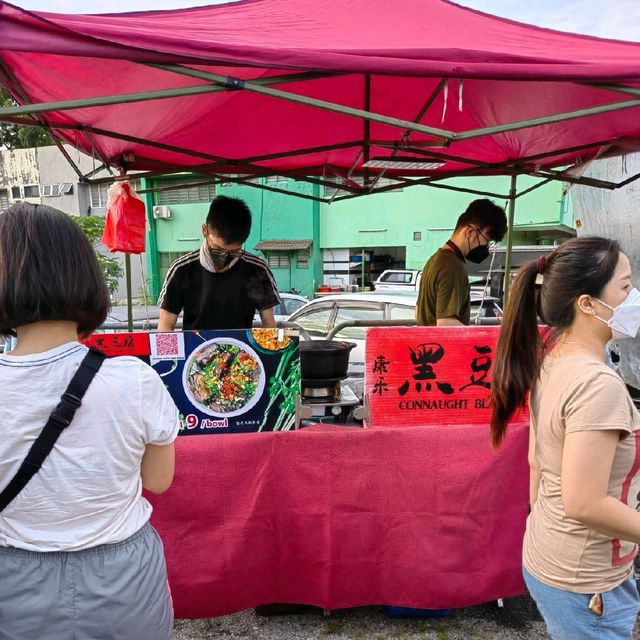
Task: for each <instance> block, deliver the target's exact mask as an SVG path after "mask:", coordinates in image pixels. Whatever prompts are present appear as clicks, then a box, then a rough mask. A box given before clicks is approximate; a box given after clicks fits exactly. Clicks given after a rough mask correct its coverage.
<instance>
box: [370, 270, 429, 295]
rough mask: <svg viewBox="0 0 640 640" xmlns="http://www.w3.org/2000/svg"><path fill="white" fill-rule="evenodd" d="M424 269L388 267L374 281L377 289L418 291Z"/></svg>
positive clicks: (374, 286)
mask: <svg viewBox="0 0 640 640" xmlns="http://www.w3.org/2000/svg"><path fill="white" fill-rule="evenodd" d="M421 278H422V271H418V270H416V269H386V270H385V271H383V272H382V273H381V274H380V276H379V277H378V279H377V280H376V281H375V282H374V283H373V288H374V290H375V291H418V288H419V286H420V279H421Z"/></svg>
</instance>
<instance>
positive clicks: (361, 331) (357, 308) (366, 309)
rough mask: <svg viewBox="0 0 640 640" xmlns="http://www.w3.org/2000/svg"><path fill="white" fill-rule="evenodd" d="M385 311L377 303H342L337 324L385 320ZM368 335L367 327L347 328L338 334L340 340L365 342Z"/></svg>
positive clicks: (336, 320) (337, 316)
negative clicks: (352, 321) (351, 321)
mask: <svg viewBox="0 0 640 640" xmlns="http://www.w3.org/2000/svg"><path fill="white" fill-rule="evenodd" d="M383 319H384V309H383V306H382V304H375V303H360V304H355V303H351V304H349V303H341V304H339V305H338V313H337V314H336V319H335V324H334V326H337V325H338V324H340V323H341V322H349V321H350V320H383ZM366 333H367V328H366V327H346V328H345V329H343V330H342V331H340V332H339V333H337V334H336V339H338V340H364V338H365V336H366Z"/></svg>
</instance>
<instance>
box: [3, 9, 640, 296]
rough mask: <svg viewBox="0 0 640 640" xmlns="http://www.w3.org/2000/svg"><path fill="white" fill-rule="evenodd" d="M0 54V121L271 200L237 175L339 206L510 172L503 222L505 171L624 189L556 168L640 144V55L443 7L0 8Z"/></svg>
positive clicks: (633, 47)
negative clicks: (303, 190)
mask: <svg viewBox="0 0 640 640" xmlns="http://www.w3.org/2000/svg"><path fill="white" fill-rule="evenodd" d="M0 42H1V43H2V45H1V47H2V49H1V50H0V84H1V85H3V86H4V87H6V88H7V89H8V90H9V91H10V92H11V94H12V95H13V97H14V98H15V99H16V101H17V102H18V103H19V105H20V106H16V107H10V108H2V109H0V121H3V122H16V123H20V124H33V125H40V126H45V127H46V128H47V129H48V130H49V131H50V132H51V133H52V135H53V136H54V139H55V140H56V141H57V142H58V143H59V142H60V141H66V142H68V143H70V144H72V145H73V146H75V147H77V148H79V149H81V150H83V151H85V152H86V153H88V154H90V155H93V156H94V157H96V158H99V159H100V160H101V161H102V163H103V165H104V166H107V167H108V166H112V165H115V166H123V165H126V167H127V168H128V169H130V170H131V169H135V170H141V171H143V174H142V175H146V176H149V177H150V176H153V175H159V174H166V173H172V172H181V171H185V170H188V171H191V172H193V173H195V174H197V175H203V176H205V179H206V180H207V181H217V180H221V179H223V180H224V181H236V182H239V183H247V184H252V185H255V186H258V187H260V188H263V189H268V190H275V191H280V189H279V188H278V187H275V186H271V185H268V184H256V183H255V182H254V181H251V178H252V177H256V176H267V175H273V174H280V175H284V176H288V177H293V178H295V179H297V180H306V181H311V182H318V183H320V184H330V186H332V187H334V188H335V187H336V183H337V186H338V187H339V189H338V190H337V191H336V192H335V195H334V196H333V197H332V198H331V199H336V200H339V199H344V198H353V197H357V196H359V195H364V194H368V193H376V192H380V191H387V190H392V189H395V188H398V187H399V186H402V187H407V186H411V185H414V184H430V185H431V186H438V187H443V188H453V189H457V190H462V191H468V192H470V193H479V192H478V191H474V190H472V189H461V188H460V187H459V186H452V185H447V184H446V183H444V184H443V183H442V182H440V181H442V180H444V179H446V178H448V177H453V176H464V175H476V176H477V175H483V174H499V173H501V174H508V175H511V176H512V181H511V190H510V192H509V194H508V196H507V195H500V194H485V195H493V196H497V197H500V198H505V197H508V198H509V199H510V212H509V213H510V222H512V221H513V211H514V203H515V199H516V198H517V197H518V196H519V195H522V194H523V193H525V192H524V191H523V192H521V193H517V191H516V182H515V176H516V175H517V174H520V173H528V174H531V175H536V176H540V177H541V181H540V182H539V183H538V185H536V186H534V187H531V188H536V187H537V186H541V185H542V184H544V183H545V182H547V181H549V180H563V181H567V182H579V183H582V184H589V185H592V186H597V187H603V188H608V189H613V188H616V187H619V186H621V185H622V184H626V183H628V182H629V181H631V180H634V179H636V178H637V177H639V176H632V177H631V178H629V179H627V180H626V181H625V182H621V183H618V184H616V183H614V182H611V181H606V180H597V179H594V178H587V177H585V176H582V175H580V172H579V171H578V173H577V174H576V173H575V172H572V171H569V170H567V169H565V170H563V171H559V170H557V169H556V168H557V167H567V166H571V165H576V164H577V165H580V164H581V163H584V162H585V161H587V160H590V159H592V158H595V157H599V156H604V155H612V154H620V153H624V152H626V151H629V150H635V149H637V148H640V139H639V136H640V118H639V117H638V116H639V114H640V44H636V43H629V42H621V41H613V40H604V39H599V38H593V37H586V36H580V35H573V34H567V33H561V32H556V31H551V30H548V29H541V28H537V27H533V26H529V25H524V24H520V23H516V22H512V21H509V20H505V19H502V18H497V17H494V16H490V15H487V14H484V13H480V12H478V11H473V10H470V9H467V8H463V7H460V6H458V5H456V4H453V3H451V2H448V1H446V0H405V1H404V2H402V3H399V2H388V0H349V2H344V1H342V0H304V1H300V0H244V1H241V2H236V3H229V4H223V5H215V6H207V7H199V8H193V9H183V10H175V11H152V12H139V13H121V14H111V15H62V14H53V13H36V12H30V11H25V10H23V9H20V8H18V7H16V6H14V5H11V4H9V3H7V2H2V1H1V0H0ZM60 148H61V150H62V151H63V153H65V154H66V152H65V151H64V149H63V147H62V146H61V145H60ZM66 155H67V158H68V160H69V161H70V162H71V163H72V164H73V162H72V160H71V158H70V157H68V154H66ZM76 171H77V173H78V174H79V176H80V179H81V180H86V181H91V176H92V175H94V173H95V172H93V171H92V172H91V173H89V174H87V175H86V176H84V175H82V172H81V171H80V170H79V169H77V168H76ZM222 175H224V176H225V177H224V178H221V177H220V176H222ZM383 175H384V176H385V177H386V178H387V180H388V181H387V182H386V183H382V182H380V178H381V177H382V176H383ZM287 193H288V192H287ZM298 195H299V194H298ZM301 197H307V198H314V199H320V200H322V198H315V197H314V196H310V195H302V196H301ZM511 227H512V224H510V228H511ZM510 242H511V238H510V236H509V237H508V238H507V246H508V247H509V246H510ZM509 253H510V252H509V251H507V264H506V265H505V267H506V271H507V272H508V271H509V257H508V256H509ZM507 283H508V280H507ZM505 289H506V287H505ZM505 294H506V290H505Z"/></svg>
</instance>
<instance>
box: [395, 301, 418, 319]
mask: <svg viewBox="0 0 640 640" xmlns="http://www.w3.org/2000/svg"><path fill="white" fill-rule="evenodd" d="M389 319H390V320H415V319H416V308H415V307H413V306H408V305H405V304H390V305H389Z"/></svg>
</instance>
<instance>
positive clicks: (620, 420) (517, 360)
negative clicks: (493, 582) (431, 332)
mask: <svg viewBox="0 0 640 640" xmlns="http://www.w3.org/2000/svg"><path fill="white" fill-rule="evenodd" d="M539 278H541V279H542V284H541V286H540V287H539V290H538V288H537V281H538V280H539ZM538 318H540V319H541V320H542V322H543V323H544V324H546V325H547V330H546V331H545V332H544V334H542V335H541V333H540V331H539V327H538ZM639 327H640V293H638V291H637V290H636V289H633V285H632V283H631V267H630V263H629V259H628V258H627V257H626V256H625V255H624V254H623V253H621V251H620V247H619V245H618V243H617V242H615V241H613V240H608V239H605V238H598V237H585V238H578V239H573V240H569V241H568V242H565V243H564V244H562V245H561V246H560V247H558V248H557V249H556V250H555V251H553V252H552V253H551V254H549V256H548V257H546V258H540V259H539V260H538V261H537V262H532V263H529V264H527V265H526V266H524V267H523V268H522V269H521V270H520V272H519V273H518V276H517V278H516V280H515V282H514V285H513V289H512V293H511V296H510V298H509V301H508V304H507V309H506V312H505V316H504V319H503V325H502V332H501V334H500V339H499V341H498V347H497V353H496V359H495V367H494V372H493V382H492V405H493V415H492V419H491V436H492V440H493V444H494V445H495V446H498V445H499V444H500V443H501V442H502V440H503V438H504V435H505V431H506V429H507V425H508V422H509V420H510V419H511V418H512V417H513V415H514V413H515V412H516V411H518V410H519V409H521V408H523V407H524V406H525V405H526V403H527V400H528V402H529V407H530V413H531V421H530V439H529V465H530V468H531V474H530V502H531V513H530V515H529V518H528V520H527V530H526V534H525V539H524V547H523V573H524V579H525V582H526V584H527V587H528V589H529V591H530V593H531V595H532V596H533V598H534V599H535V600H536V603H537V605H538V608H539V609H540V611H541V613H542V616H543V617H544V620H545V622H546V625H547V629H548V631H549V634H550V635H551V637H552V638H553V639H554V640H565V639H566V640H569V639H571V640H578V639H584V640H586V639H591V638H594V639H595V638H598V639H599V640H603V639H607V640H609V639H611V640H613V639H616V640H622V639H623V638H625V639H628V638H631V634H632V630H633V626H634V624H635V621H636V618H637V615H638V610H639V609H640V598H639V597H638V591H637V588H636V584H635V581H634V580H633V559H634V557H635V556H636V553H637V546H636V545H637V544H638V543H640V513H638V510H637V509H638V500H639V498H640V493H639V492H640V416H639V415H638V412H637V411H636V409H635V407H634V405H633V403H632V401H631V399H630V397H629V394H628V393H627V390H626V387H625V385H624V383H623V381H622V380H621V379H620V378H619V377H618V376H617V375H616V373H615V372H613V371H612V370H611V369H609V368H608V367H607V366H606V365H605V363H604V353H605V346H606V344H607V342H608V341H609V340H610V339H611V337H612V334H613V336H616V337H617V336H622V335H626V336H629V337H635V336H636V334H637V332H638V328H639Z"/></svg>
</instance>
